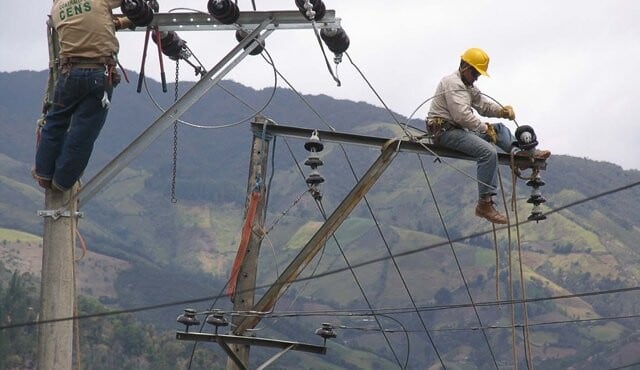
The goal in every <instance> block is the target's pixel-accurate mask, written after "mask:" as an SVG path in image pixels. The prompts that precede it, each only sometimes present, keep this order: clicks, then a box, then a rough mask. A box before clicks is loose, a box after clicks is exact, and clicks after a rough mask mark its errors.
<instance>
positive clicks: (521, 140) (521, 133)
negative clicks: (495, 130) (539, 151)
mask: <svg viewBox="0 0 640 370" xmlns="http://www.w3.org/2000/svg"><path fill="white" fill-rule="evenodd" d="M514 136H515V137H516V140H518V148H520V149H522V150H533V149H534V148H535V147H536V146H538V138H537V137H536V133H535V131H533V127H531V126H528V125H522V126H520V127H518V128H517V129H516V132H515V134H514Z"/></svg>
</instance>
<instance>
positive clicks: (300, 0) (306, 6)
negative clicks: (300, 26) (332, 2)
mask: <svg viewBox="0 0 640 370" xmlns="http://www.w3.org/2000/svg"><path fill="white" fill-rule="evenodd" d="M296 6H297V7H298V10H300V13H302V15H303V16H304V17H305V18H307V19H308V20H312V19H313V20H316V21H319V20H321V19H322V18H324V15H325V14H326V13H327V7H326V6H325V5H324V2H322V0H296Z"/></svg>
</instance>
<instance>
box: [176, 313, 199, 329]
mask: <svg viewBox="0 0 640 370" xmlns="http://www.w3.org/2000/svg"><path fill="white" fill-rule="evenodd" d="M176 321H178V322H179V323H181V324H183V325H184V326H186V328H187V329H186V332H187V333H188V332H189V327H190V326H193V325H200V320H198V318H197V317H196V310H194V309H193V308H186V309H185V310H184V313H183V314H181V315H179V316H178V318H177V319H176Z"/></svg>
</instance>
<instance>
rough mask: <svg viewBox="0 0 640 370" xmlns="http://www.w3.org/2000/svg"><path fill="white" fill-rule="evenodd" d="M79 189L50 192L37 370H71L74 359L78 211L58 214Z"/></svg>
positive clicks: (74, 207) (44, 236)
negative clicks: (75, 252)
mask: <svg viewBox="0 0 640 370" xmlns="http://www.w3.org/2000/svg"><path fill="white" fill-rule="evenodd" d="M76 190H77V187H76V186H74V187H73V188H72V189H71V190H69V191H66V192H64V193H62V192H59V191H53V190H47V191H46V193H45V208H46V210H44V211H40V212H39V214H40V215H41V216H43V217H44V234H43V242H42V275H41V280H42V282H41V285H40V286H41V290H40V316H39V321H49V320H54V322H48V323H43V324H40V325H39V326H38V364H37V366H38V367H37V368H38V370H67V369H68V370H71V367H72V359H73V320H63V321H55V320H57V319H65V318H70V317H73V312H74V305H75V291H74V286H75V276H74V263H75V262H74V251H75V233H76V224H77V219H76V217H77V207H76V205H75V204H70V205H69V207H68V209H69V210H68V211H66V212H63V213H62V214H58V213H57V211H55V210H57V209H59V208H61V207H62V206H63V205H65V204H66V203H67V202H68V201H69V199H71V194H73V193H75V192H76Z"/></svg>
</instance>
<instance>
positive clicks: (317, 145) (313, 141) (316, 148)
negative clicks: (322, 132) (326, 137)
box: [304, 131, 324, 153]
mask: <svg viewBox="0 0 640 370" xmlns="http://www.w3.org/2000/svg"><path fill="white" fill-rule="evenodd" d="M304 148H305V149H306V150H307V151H308V152H315V153H318V152H321V151H322V150H323V149H324V144H322V143H321V142H320V137H318V131H314V132H313V133H312V134H311V137H310V138H309V140H308V141H307V142H306V143H304Z"/></svg>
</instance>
